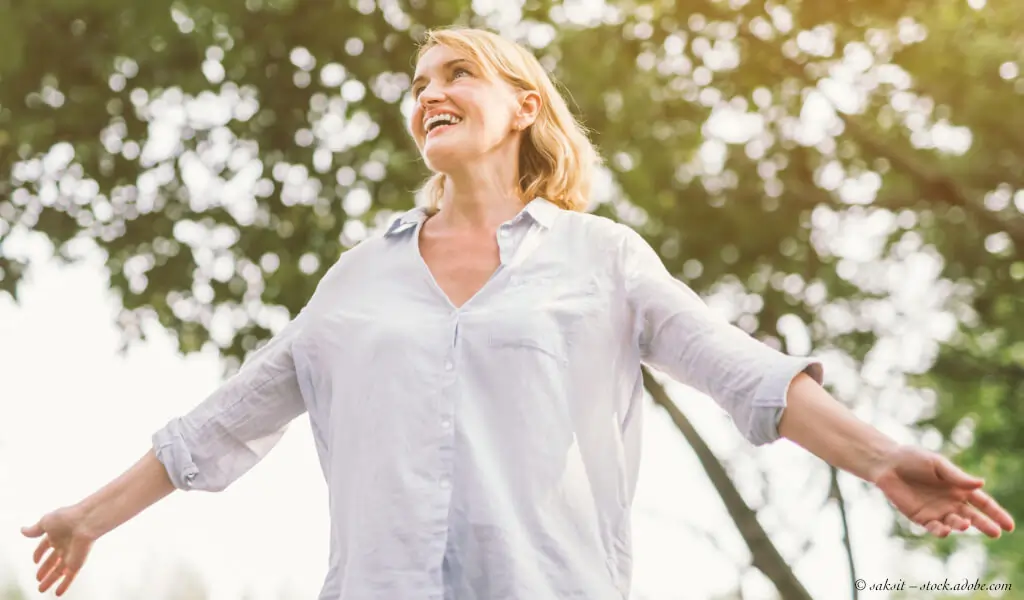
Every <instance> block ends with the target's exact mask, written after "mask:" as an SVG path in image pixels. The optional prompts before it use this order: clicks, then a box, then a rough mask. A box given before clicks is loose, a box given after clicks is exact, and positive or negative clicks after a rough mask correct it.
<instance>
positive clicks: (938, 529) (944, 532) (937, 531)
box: [924, 521, 953, 538]
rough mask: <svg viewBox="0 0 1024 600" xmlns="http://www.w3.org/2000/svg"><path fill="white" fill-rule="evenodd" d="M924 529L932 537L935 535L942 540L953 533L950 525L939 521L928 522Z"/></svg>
mask: <svg viewBox="0 0 1024 600" xmlns="http://www.w3.org/2000/svg"><path fill="white" fill-rule="evenodd" d="M924 528H925V529H927V530H928V532H929V533H931V534H932V535H934V536H936V537H940V538H944V537H946V536H948V535H949V534H950V533H951V532H952V531H953V530H952V529H951V528H950V527H949V525H946V524H944V523H941V522H939V521H928V522H927V523H925V524H924Z"/></svg>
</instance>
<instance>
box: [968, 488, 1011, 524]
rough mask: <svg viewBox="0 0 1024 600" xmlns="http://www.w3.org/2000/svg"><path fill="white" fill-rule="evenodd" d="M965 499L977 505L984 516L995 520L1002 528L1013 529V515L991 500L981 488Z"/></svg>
mask: <svg viewBox="0 0 1024 600" xmlns="http://www.w3.org/2000/svg"><path fill="white" fill-rule="evenodd" d="M967 501H968V502H970V503H971V504H973V505H974V506H975V507H977V508H978V510H980V511H981V512H982V513H983V514H984V515H985V516H987V517H988V518H990V519H992V520H993V521H995V522H996V524H997V525H999V526H1000V527H1002V528H1003V529H1004V530H1006V531H1013V530H1014V527H1015V524H1014V522H1013V517H1011V516H1010V513H1008V512H1006V510H1005V509H1004V508H1003V507H1002V506H999V503H998V502H996V501H995V500H993V499H992V496H989V495H988V494H986V493H985V492H983V491H982V490H974V491H973V492H971V495H970V496H968V497H967Z"/></svg>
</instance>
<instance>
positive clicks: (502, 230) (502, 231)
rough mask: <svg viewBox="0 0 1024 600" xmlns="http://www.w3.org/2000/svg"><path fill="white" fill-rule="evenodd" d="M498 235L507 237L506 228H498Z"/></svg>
mask: <svg viewBox="0 0 1024 600" xmlns="http://www.w3.org/2000/svg"><path fill="white" fill-rule="evenodd" d="M498 235H500V236H501V237H508V229H500V230H499V231H498Z"/></svg>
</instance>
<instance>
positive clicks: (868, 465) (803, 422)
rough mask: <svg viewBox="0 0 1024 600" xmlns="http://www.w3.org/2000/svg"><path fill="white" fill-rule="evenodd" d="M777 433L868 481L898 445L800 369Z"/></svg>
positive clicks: (791, 388) (870, 480)
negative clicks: (861, 418) (800, 371)
mask: <svg viewBox="0 0 1024 600" xmlns="http://www.w3.org/2000/svg"><path fill="white" fill-rule="evenodd" d="M779 436H780V437H784V438H786V439H788V440H791V441H793V442H795V443H796V444H798V445H799V446H801V447H803V448H804V449H806V450H807V451H808V452H811V453H812V454H814V455H816V456H818V457H819V458H821V459H822V460H824V461H825V462H827V463H828V464H830V465H832V466H834V467H836V468H839V469H842V470H844V471H848V472H850V473H853V474H854V475H856V476H857V477H860V478H861V479H863V480H865V481H869V482H871V483H874V482H875V480H877V479H878V476H879V474H880V473H881V472H883V471H884V470H885V467H886V465H887V464H888V462H889V461H890V460H891V458H892V456H893V453H894V452H895V451H896V450H897V449H898V448H899V444H898V443H896V442H895V441H894V440H893V439H892V438H890V437H889V436H887V435H885V434H884V433H882V432H881V431H879V430H878V429H875V428H874V427H872V426H871V425H868V424H867V423H865V422H864V421H862V420H860V419H858V418H857V417H856V416H855V415H854V414H853V412H852V411H850V409H848V408H846V406H844V405H843V404H841V403H840V402H839V401H838V400H836V399H835V398H833V397H832V395H831V394H829V393H828V391H826V390H825V388H823V387H822V386H821V385H819V384H818V382H817V381H814V380H813V379H811V378H810V377H808V376H806V375H804V374H802V373H801V374H800V375H797V377H796V378H794V379H793V381H792V383H790V385H789V391H788V393H787V394H786V408H785V409H783V411H782V419H781V420H780V421H779Z"/></svg>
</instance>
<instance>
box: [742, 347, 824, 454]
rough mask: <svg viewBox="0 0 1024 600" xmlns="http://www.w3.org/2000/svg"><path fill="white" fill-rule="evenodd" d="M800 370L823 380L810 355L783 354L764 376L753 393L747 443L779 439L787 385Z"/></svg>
mask: <svg viewBox="0 0 1024 600" xmlns="http://www.w3.org/2000/svg"><path fill="white" fill-rule="evenodd" d="M800 373H807V374H808V375H810V376H811V377H812V378H813V379H814V380H815V381H817V382H818V384H819V385H820V384H823V383H824V378H825V369H824V366H823V365H822V364H821V361H819V360H817V359H815V358H810V357H796V356H785V357H784V360H782V361H781V362H780V363H779V364H778V365H776V366H775V367H773V368H772V369H771V370H770V371H769V372H768V373H767V374H766V375H765V378H764V379H763V380H762V381H761V385H759V386H758V388H757V393H756V394H755V395H754V402H753V406H752V408H751V410H750V421H749V422H748V423H747V431H746V438H747V440H748V441H750V443H751V444H753V445H755V446H763V445H765V444H770V443H772V442H774V441H775V440H777V439H779V437H780V436H779V421H781V420H782V413H783V411H784V410H785V409H786V395H787V394H788V393H789V384H790V383H792V382H793V378H795V377H796V376H797V375H799V374H800Z"/></svg>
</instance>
